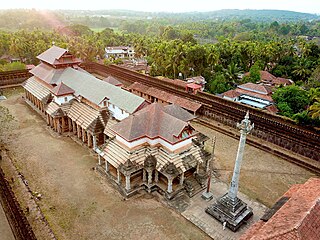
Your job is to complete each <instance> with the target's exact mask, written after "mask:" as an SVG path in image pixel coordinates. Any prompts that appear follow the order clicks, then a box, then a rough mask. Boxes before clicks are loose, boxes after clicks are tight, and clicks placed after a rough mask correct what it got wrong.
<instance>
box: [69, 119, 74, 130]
mask: <svg viewBox="0 0 320 240" xmlns="http://www.w3.org/2000/svg"><path fill="white" fill-rule="evenodd" d="M72 130H73V129H72V122H71V119H70V118H68V131H69V132H72Z"/></svg>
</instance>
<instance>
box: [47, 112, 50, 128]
mask: <svg viewBox="0 0 320 240" xmlns="http://www.w3.org/2000/svg"><path fill="white" fill-rule="evenodd" d="M47 125H48V126H50V115H49V114H48V115H47Z"/></svg>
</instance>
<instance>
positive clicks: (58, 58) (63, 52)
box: [37, 46, 81, 65]
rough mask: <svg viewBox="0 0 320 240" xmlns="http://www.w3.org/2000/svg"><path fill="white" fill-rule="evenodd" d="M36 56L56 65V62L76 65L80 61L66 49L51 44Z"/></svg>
mask: <svg viewBox="0 0 320 240" xmlns="http://www.w3.org/2000/svg"><path fill="white" fill-rule="evenodd" d="M63 56H65V57H63ZM37 58H38V59H39V60H41V61H43V62H46V63H48V64H50V65H58V64H69V65H70V64H71V65H72V64H75V65H78V64H79V63H81V60H80V59H78V58H76V57H74V56H73V55H72V54H70V53H69V51H68V50H67V49H63V48H60V47H57V46H52V47H51V48H49V49H48V50H46V51H44V52H43V53H41V54H40V55H39V56H37Z"/></svg>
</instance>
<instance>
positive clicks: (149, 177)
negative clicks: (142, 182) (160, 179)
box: [148, 170, 152, 184]
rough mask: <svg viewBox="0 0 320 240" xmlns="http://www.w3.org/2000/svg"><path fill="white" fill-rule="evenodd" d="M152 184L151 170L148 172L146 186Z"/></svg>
mask: <svg viewBox="0 0 320 240" xmlns="http://www.w3.org/2000/svg"><path fill="white" fill-rule="evenodd" d="M151 183H152V170H149V171H148V184H151Z"/></svg>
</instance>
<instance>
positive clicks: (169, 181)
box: [167, 177, 172, 193]
mask: <svg viewBox="0 0 320 240" xmlns="http://www.w3.org/2000/svg"><path fill="white" fill-rule="evenodd" d="M167 192H168V193H172V177H169V178H168V189H167Z"/></svg>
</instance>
